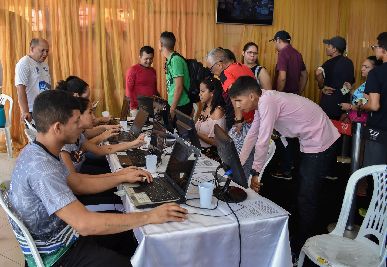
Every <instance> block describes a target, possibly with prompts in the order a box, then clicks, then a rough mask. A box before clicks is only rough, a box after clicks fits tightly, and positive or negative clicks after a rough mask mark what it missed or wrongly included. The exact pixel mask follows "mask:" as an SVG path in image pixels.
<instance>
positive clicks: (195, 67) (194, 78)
mask: <svg viewBox="0 0 387 267" xmlns="http://www.w3.org/2000/svg"><path fill="white" fill-rule="evenodd" d="M175 55H177V56H179V57H181V58H183V59H184V60H185V62H186V63H187V66H188V72H189V79H190V86H189V88H188V89H187V88H185V87H184V91H185V92H186V93H187V95H188V97H189V99H190V101H191V103H197V102H199V100H200V97H199V93H200V83H201V82H202V81H203V80H204V79H205V78H207V77H210V76H212V74H211V71H210V69H209V68H206V67H204V66H203V64H202V63H201V62H199V61H197V60H196V59H185V58H184V57H183V56H182V55H180V54H179V53H176V52H175V53H173V54H172V56H171V59H172V57H174V56H175ZM167 70H168V66H167Z"/></svg>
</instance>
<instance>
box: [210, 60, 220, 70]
mask: <svg viewBox="0 0 387 267" xmlns="http://www.w3.org/2000/svg"><path fill="white" fill-rule="evenodd" d="M219 62H222V61H221V60H218V61H216V62H215V63H214V65H212V66H211V68H210V72H212V69H213V68H214V67H215V65H216V64H218V63H219Z"/></svg>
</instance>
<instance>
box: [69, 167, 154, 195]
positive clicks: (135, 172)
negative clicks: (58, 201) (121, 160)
mask: <svg viewBox="0 0 387 267" xmlns="http://www.w3.org/2000/svg"><path fill="white" fill-rule="evenodd" d="M144 178H145V179H146V180H147V181H148V182H151V181H152V176H151V175H150V174H149V173H148V172H147V171H144V170H142V169H138V168H135V167H128V168H124V169H121V170H119V171H117V172H114V173H106V174H97V175H90V174H82V173H76V172H74V173H70V175H69V176H68V177H67V184H68V185H69V187H70V188H71V190H72V191H73V192H74V193H75V194H78V195H88V194H96V193H99V192H103V191H106V190H108V189H111V188H114V187H117V186H118V185H120V184H122V183H135V182H143V180H144Z"/></svg>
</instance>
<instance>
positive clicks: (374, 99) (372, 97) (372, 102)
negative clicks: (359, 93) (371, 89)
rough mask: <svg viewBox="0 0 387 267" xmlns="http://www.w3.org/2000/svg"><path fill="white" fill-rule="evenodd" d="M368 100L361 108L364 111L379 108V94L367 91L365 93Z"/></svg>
mask: <svg viewBox="0 0 387 267" xmlns="http://www.w3.org/2000/svg"><path fill="white" fill-rule="evenodd" d="M365 95H366V94H365ZM366 96H367V97H366V98H367V99H368V101H367V103H366V104H364V105H363V106H362V107H361V108H362V109H364V110H366V111H378V110H379V109H380V94H378V93H369V94H368V95H366Z"/></svg>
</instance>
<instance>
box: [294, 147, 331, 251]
mask: <svg viewBox="0 0 387 267" xmlns="http://www.w3.org/2000/svg"><path fill="white" fill-rule="evenodd" d="M332 159H336V143H334V144H333V145H331V146H330V147H329V148H328V149H327V150H325V151H323V152H320V153H301V162H300V177H299V189H298V196H297V211H298V214H297V215H298V216H297V217H298V218H297V219H298V224H297V225H298V229H297V233H296V238H295V240H294V243H293V244H292V250H293V252H294V253H296V254H297V255H298V253H299V252H300V250H301V248H302V246H303V245H304V243H305V241H306V240H307V239H308V238H309V237H312V236H314V235H317V234H320V233H322V231H323V229H322V225H321V223H320V222H319V218H320V217H321V216H323V215H322V214H321V208H320V206H321V200H320V199H321V188H322V185H323V179H324V177H325V176H327V174H328V173H329V171H330V170H331V169H332V168H334V166H333V164H332V163H333V162H334V160H332Z"/></svg>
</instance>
